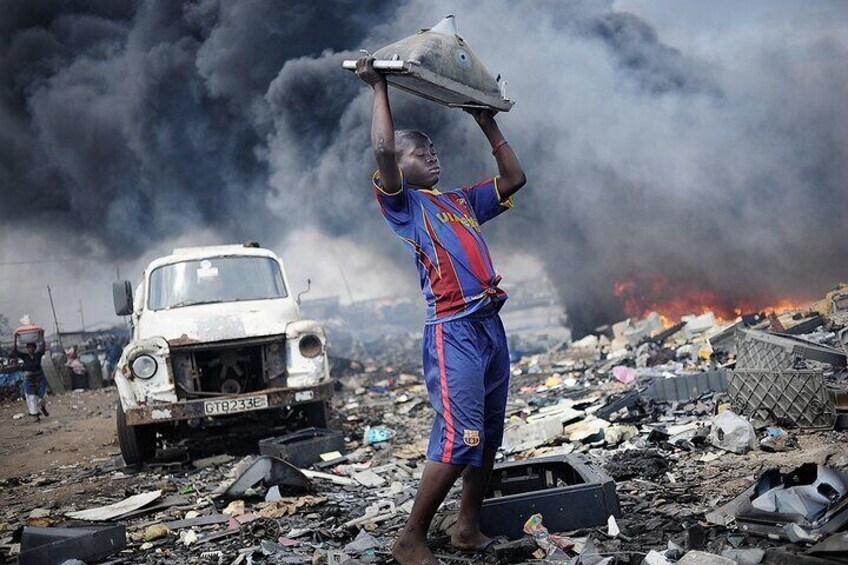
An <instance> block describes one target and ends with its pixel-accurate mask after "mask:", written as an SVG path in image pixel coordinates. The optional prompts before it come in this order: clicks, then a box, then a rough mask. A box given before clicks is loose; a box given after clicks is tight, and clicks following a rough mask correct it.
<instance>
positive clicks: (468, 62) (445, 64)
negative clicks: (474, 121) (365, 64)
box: [342, 16, 515, 112]
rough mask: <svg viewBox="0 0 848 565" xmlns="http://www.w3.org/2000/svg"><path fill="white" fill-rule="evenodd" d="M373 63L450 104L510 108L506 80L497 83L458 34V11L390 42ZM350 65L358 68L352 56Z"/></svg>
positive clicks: (396, 81)
mask: <svg viewBox="0 0 848 565" xmlns="http://www.w3.org/2000/svg"><path fill="white" fill-rule="evenodd" d="M373 56H374V59H375V60H374V68H375V69H376V70H378V71H381V72H383V73H385V75H386V80H387V81H388V82H389V83H390V84H392V85H394V86H396V87H397V88H400V89H401V90H406V91H407V92H411V93H412V94H416V95H418V96H421V97H422V98H426V99H427V100H432V101H434V102H438V103H440V104H444V105H445V106H449V107H451V108H481V109H491V110H497V111H499V112H509V110H510V108H512V106H513V104H515V102H514V101H512V100H510V99H509V98H507V97H506V93H505V88H506V82H505V81H503V82H501V83H498V80H497V79H495V78H494V77H493V76H492V75H491V74H490V73H489V71H488V70H487V69H486V66H485V65H484V64H483V61H481V60H480V58H479V57H477V55H476V54H475V53H474V51H473V50H472V49H471V47H470V46H469V45H468V43H467V42H466V41H465V40H464V39H462V37H460V36H459V34H458V33H457V30H456V22H455V21H454V17H453V16H448V17H446V18H445V19H443V20H442V21H441V22H439V23H438V24H437V25H435V26H434V27H432V28H429V29H422V30H421V31H420V32H419V33H417V34H415V35H412V36H410V37H407V38H406V39H401V40H400V41H398V42H396V43H392V44H391V45H387V46H386V47H383V48H382V49H380V50H378V51H377V52H375V53H374V54H373ZM342 66H343V67H344V68H345V69H348V70H356V61H352V60H347V61H345V62H344V63H343V65H342Z"/></svg>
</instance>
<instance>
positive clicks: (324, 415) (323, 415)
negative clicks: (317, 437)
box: [300, 400, 330, 428]
mask: <svg viewBox="0 0 848 565" xmlns="http://www.w3.org/2000/svg"><path fill="white" fill-rule="evenodd" d="M300 410H301V413H302V414H303V418H304V419H305V420H306V427H307V428H326V427H327V423H328V422H329V421H330V403H329V402H327V401H326V400H321V401H319V402H310V403H309V404H304V405H302V406H301V407H300Z"/></svg>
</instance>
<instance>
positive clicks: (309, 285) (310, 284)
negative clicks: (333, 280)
mask: <svg viewBox="0 0 848 565" xmlns="http://www.w3.org/2000/svg"><path fill="white" fill-rule="evenodd" d="M310 290H312V279H306V290H303V291H301V292H298V293H297V305H298V306H300V297H301V296H303V295H304V294H306V293H308V292H309V291H310Z"/></svg>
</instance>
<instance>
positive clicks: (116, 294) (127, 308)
mask: <svg viewBox="0 0 848 565" xmlns="http://www.w3.org/2000/svg"><path fill="white" fill-rule="evenodd" d="M112 301H113V302H114V303H115V314H117V315H118V316H129V315H130V314H132V313H133V293H132V284H131V283H130V281H115V282H113V283H112Z"/></svg>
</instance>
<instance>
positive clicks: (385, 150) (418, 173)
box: [356, 57, 526, 565]
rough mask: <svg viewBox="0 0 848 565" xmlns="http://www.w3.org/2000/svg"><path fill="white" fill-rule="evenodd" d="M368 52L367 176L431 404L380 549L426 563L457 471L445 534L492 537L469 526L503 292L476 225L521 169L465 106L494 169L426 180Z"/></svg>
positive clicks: (498, 401)
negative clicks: (399, 524) (413, 481)
mask: <svg viewBox="0 0 848 565" xmlns="http://www.w3.org/2000/svg"><path fill="white" fill-rule="evenodd" d="M372 61H373V59H371V58H366V57H363V58H362V59H360V60H359V61H357V66H356V74H357V76H359V78H361V79H362V80H363V81H365V82H366V83H367V84H368V85H370V86H371V87H372V89H373V91H374V108H373V111H374V115H373V121H372V123H371V142H372V145H373V148H374V156H375V158H376V160H377V172H376V173H374V176H373V178H372V183H373V185H374V189H375V191H376V194H377V200H378V201H379V203H380V207H381V209H382V212H383V216H384V217H385V219H386V221H387V222H388V224H389V226H390V227H391V228H392V230H393V231H394V232H395V234H397V235H398V236H399V237H400V238H401V239H402V240H403V241H404V242H406V243H407V244H408V245H409V246H410V250H411V251H412V254H413V256H414V257H415V261H416V265H417V267H418V271H419V275H420V279H421V289H422V291H423V292H424V297H425V299H426V300H427V322H426V326H425V329H424V340H423V350H424V351H423V356H424V376H425V380H426V383H427V392H428V395H429V397H430V403H431V404H432V405H433V408H434V409H435V411H436V419H435V422H434V423H433V429H432V431H431V433H430V443H429V447H428V449H427V458H428V459H429V461H428V462H427V465H426V466H425V468H424V474H423V476H422V477H421V484H420V485H419V488H418V493H417V494H416V496H415V502H414V504H413V507H412V512H411V513H410V515H409V520H408V522H407V524H406V526H405V527H404V529H403V531H402V532H401V534H400V536H399V537H398V539H397V541H396V542H395V544H394V546H393V547H392V555H394V557H395V559H397V560H398V561H399V562H400V563H401V564H402V565H406V564H415V565H419V564H431V563H438V561H437V560H436V558H435V557H434V556H433V554H432V553H431V552H430V550H429V549H428V548H427V544H426V536H427V531H428V529H429V527H430V522H431V521H432V520H433V516H434V515H435V513H436V510H437V509H438V507H439V505H440V504H441V503H442V501H443V500H444V499H445V497H446V496H447V493H448V491H449V490H450V488H451V486H452V485H453V484H454V482H455V481H456V480H457V479H458V478H459V476H460V474H461V475H462V477H463V481H462V501H461V503H460V512H459V519H458V521H457V526H456V532H455V533H454V535H453V536H452V538H451V544H452V545H453V546H454V547H455V548H457V549H459V550H462V551H469V552H473V551H483V550H484V549H485V548H486V547H487V545H489V544H490V543H491V541H492V540H490V539H489V538H487V537H486V536H485V535H483V533H482V532H481V531H480V511H481V507H482V504H483V498H484V496H485V494H486V490H487V489H488V485H489V478H490V476H491V473H492V467H493V465H494V460H495V453H496V451H497V449H498V447H500V444H501V439H502V437H503V420H504V412H505V408H506V396H507V388H508V384H509V352H508V351H507V343H506V337H505V335H504V330H503V325H502V324H501V320H500V317H499V316H498V311H499V310H500V307H501V306H502V305H503V302H504V301H505V300H506V293H505V292H504V291H502V290H501V289H499V288H498V286H497V285H498V282H499V281H500V277H499V276H498V275H496V274H495V271H494V268H493V266H492V260H491V257H490V256H489V251H488V248H487V247H486V242H485V241H484V240H483V236H482V234H481V233H480V225H481V224H483V223H485V222H486V221H488V220H491V219H492V218H494V217H495V216H497V215H498V214H500V213H501V212H504V211H505V210H507V209H509V208H510V207H511V206H512V201H511V200H510V198H511V196H512V195H513V194H515V193H516V192H517V191H518V190H519V189H520V188H521V187H522V186H524V184H525V183H526V177H525V176H524V171H523V170H522V169H521V165H520V164H519V163H518V159H517V157H516V156H515V153H513V151H512V149H511V148H510V146H509V145H508V144H507V142H506V140H505V139H504V137H503V135H502V134H501V131H500V129H499V128H498V125H497V123H495V119H494V112H491V111H486V110H474V111H472V112H471V113H472V115H473V116H474V119H475V120H476V121H477V123H478V125H479V126H480V128H481V129H482V130H483V134H484V135H485V136H486V138H487V139H488V140H489V143H491V145H492V154H493V155H494V156H495V159H496V161H497V165H498V176H497V177H495V178H493V179H489V180H486V181H484V182H481V183H478V184H476V185H474V186H467V187H463V188H462V189H459V190H455V191H452V192H447V193H441V192H439V191H438V190H436V189H435V188H434V187H435V186H436V183H438V181H439V174H440V173H441V169H440V167H439V159H438V157H437V156H436V150H435V147H434V146H433V143H432V142H431V141H430V139H429V138H428V137H427V136H426V135H424V134H423V133H420V132H411V131H400V132H395V131H394V125H393V122H392V114H391V109H390V107H389V97H388V86H387V84H386V79H385V77H384V76H383V75H381V74H380V73H378V72H376V71H375V70H374V67H373V64H372Z"/></svg>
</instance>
